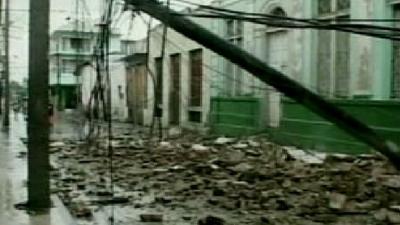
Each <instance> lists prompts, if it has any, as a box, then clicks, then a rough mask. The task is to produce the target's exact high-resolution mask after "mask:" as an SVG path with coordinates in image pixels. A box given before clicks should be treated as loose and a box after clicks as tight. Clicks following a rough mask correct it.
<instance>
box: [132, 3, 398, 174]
mask: <svg viewBox="0 0 400 225" xmlns="http://www.w3.org/2000/svg"><path fill="white" fill-rule="evenodd" d="M126 2H127V3H128V4H131V5H133V6H134V7H135V8H136V9H137V10H140V11H143V12H145V13H147V14H149V15H150V16H152V17H154V18H156V19H158V20H160V21H161V22H163V23H166V22H168V25H169V26H170V27H171V28H172V29H174V30H176V31H177V32H179V33H181V34H182V35H184V36H186V37H188V38H189V39H192V40H194V41H196V42H198V43H199V44H201V45H203V46H204V47H206V48H209V49H210V50H212V51H214V52H215V53H217V54H219V55H221V56H223V57H225V58H226V59H228V60H230V61H231V62H232V63H235V64H237V65H239V66H240V67H242V68H243V69H245V70H247V71H248V72H249V73H251V74H253V75H254V76H255V77H257V78H259V79H260V80H262V81H263V82H264V83H266V84H269V85H271V86H273V87H274V88H276V89H277V90H278V91H280V92H282V93H284V94H285V95H286V96H288V97H290V98H292V99H294V100H295V101H297V102H298V103H300V104H302V105H304V106H305V107H307V108H308V109H310V110H311V111H313V112H315V113H316V114H318V115H320V116H322V117H323V118H325V119H327V120H328V121H331V122H332V123H334V124H336V125H337V126H338V127H339V128H341V129H343V130H344V131H346V132H347V133H349V134H350V135H352V136H353V137H355V138H357V139H358V140H360V141H362V142H364V143H366V144H367V145H369V146H371V147H372V148H374V149H375V150H376V151H378V152H380V153H382V154H383V155H385V156H386V157H387V158H388V159H389V160H390V161H392V162H393V164H394V165H395V166H396V167H397V168H398V169H400V151H399V148H398V147H397V146H396V145H395V144H394V143H393V142H390V141H388V140H385V139H384V138H382V137H381V136H379V135H378V134H377V133H376V132H375V131H373V130H372V129H371V128H369V127H368V126H366V125H365V124H364V123H362V122H361V121H359V120H358V119H356V118H354V117H353V116H351V115H350V114H348V113H347V112H345V111H343V110H341V109H340V108H338V107H336V106H335V105H333V104H331V103H329V102H328V101H326V100H324V99H323V98H322V97H320V96H319V95H317V94H315V93H313V92H311V91H310V90H308V89H307V88H305V87H303V86H302V85H301V84H300V83H298V82H297V81H294V80H292V79H290V78H289V77H288V76H285V74H283V73H281V72H279V71H277V70H275V69H273V68H272V67H270V66H268V65H266V64H265V63H264V62H262V61H261V60H260V59H258V58H257V57H255V56H254V55H252V54H250V53H248V52H247V51H245V50H243V49H241V48H239V47H237V46H235V45H233V44H231V43H229V42H227V41H226V40H224V39H223V38H221V37H219V36H217V35H215V34H213V33H212V32H211V31H209V30H207V29H205V28H203V27H202V26H200V25H198V24H197V23H194V22H192V21H191V20H189V19H186V18H184V17H182V16H178V15H177V14H178V13H177V12H176V11H173V10H170V9H168V8H167V7H166V6H163V5H162V4H161V3H159V2H158V1H156V0H126ZM167 20H168V21H167Z"/></svg>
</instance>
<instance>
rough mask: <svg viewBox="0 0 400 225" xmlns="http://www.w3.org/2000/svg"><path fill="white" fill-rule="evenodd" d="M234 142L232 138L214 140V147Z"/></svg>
mask: <svg viewBox="0 0 400 225" xmlns="http://www.w3.org/2000/svg"><path fill="white" fill-rule="evenodd" d="M234 141H235V140H234V139H233V138H226V137H219V138H217V140H215V142H214V144H216V145H226V144H230V143H232V142H234Z"/></svg>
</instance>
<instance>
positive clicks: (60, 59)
mask: <svg viewBox="0 0 400 225" xmlns="http://www.w3.org/2000/svg"><path fill="white" fill-rule="evenodd" d="M95 37H96V32H95V27H94V26H93V25H92V24H89V23H87V22H82V21H70V22H68V23H67V24H65V25H64V26H61V27H60V28H58V29H56V30H55V31H54V32H53V33H52V34H51V37H50V40H51V41H50V76H49V85H50V89H51V96H52V102H53V103H54V104H55V105H56V107H57V108H58V109H59V110H63V109H75V108H76V107H77V105H78V102H79V78H78V76H77V68H78V67H79V66H80V65H82V64H84V63H86V62H87V61H90V60H91V58H92V54H93V46H94V44H95Z"/></svg>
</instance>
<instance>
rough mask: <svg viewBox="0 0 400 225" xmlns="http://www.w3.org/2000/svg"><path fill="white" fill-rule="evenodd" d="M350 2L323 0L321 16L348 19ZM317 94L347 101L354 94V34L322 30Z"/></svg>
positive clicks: (319, 7)
mask: <svg viewBox="0 0 400 225" xmlns="http://www.w3.org/2000/svg"><path fill="white" fill-rule="evenodd" d="M349 9H350V0H319V1H318V17H319V18H323V19H329V20H332V21H334V20H337V19H347V18H350V17H349ZM317 54H318V59H317V60H318V62H317V87H316V91H317V92H318V93H319V94H320V95H323V96H325V97H336V98H347V97H349V94H350V91H349V90H350V34H348V33H344V32H332V31H323V30H322V31H318V46H317Z"/></svg>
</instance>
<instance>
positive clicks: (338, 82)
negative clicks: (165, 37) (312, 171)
mask: <svg viewBox="0 0 400 225" xmlns="http://www.w3.org/2000/svg"><path fill="white" fill-rule="evenodd" d="M212 5H213V6H215V7H220V8H225V9H231V10H237V11H246V12H252V13H261V14H270V15H274V16H278V17H279V16H280V17H286V16H287V17H292V18H318V19H330V20H332V21H333V23H338V22H335V20H336V21H337V20H342V21H343V20H344V21H346V22H351V21H349V19H367V20H368V19H398V18H400V16H399V15H400V13H399V12H400V1H397V0H387V1H370V0H254V1H238V0H216V1H214V2H213V3H212ZM353 22H354V21H353ZM359 23H360V22H359ZM363 24H373V25H380V26H395V27H400V26H399V25H398V22H373V21H371V22H365V21H363ZM206 25H207V24H206ZM209 29H211V30H213V31H214V32H215V33H217V34H218V35H219V36H221V37H223V38H225V39H226V40H229V41H230V42H232V43H234V44H236V45H238V46H240V47H242V48H244V49H245V50H247V51H249V52H251V53H253V54H254V55H256V56H257V57H258V58H260V59H261V60H263V61H265V62H266V63H267V64H269V65H270V66H272V67H273V68H275V69H277V70H279V71H282V72H284V73H285V74H286V75H287V76H289V77H290V78H292V79H294V80H296V81H298V82H300V83H301V84H303V85H304V86H305V87H307V88H309V89H310V90H312V91H314V92H316V93H318V94H320V95H322V96H324V97H325V98H327V99H328V100H330V101H332V102H333V103H335V104H336V105H337V106H339V107H341V108H344V109H345V110H347V111H348V112H350V113H352V114H353V115H354V116H356V117H358V118H359V119H360V120H362V121H364V122H365V123H367V124H369V125H370V126H372V128H374V129H375V130H376V131H377V132H378V133H381V134H383V135H384V136H385V137H389V138H392V139H394V141H396V140H398V138H393V137H396V136H398V135H399V134H400V130H399V128H398V126H397V127H396V126H393V124H399V122H400V121H399V120H398V119H397V117H395V116H394V115H395V114H396V113H398V109H399V100H400V95H399V93H400V85H399V83H400V82H399V81H400V72H399V71H400V70H399V69H398V67H399V63H398V62H399V60H398V58H399V54H398V52H399V49H400V48H399V46H398V44H397V42H392V41H390V40H383V39H377V38H371V37H366V36H361V35H356V34H350V33H345V32H337V31H336V32H335V31H326V30H311V29H285V28H277V27H272V26H265V25H259V24H252V23H246V22H240V21H235V20H213V22H212V23H211V26H210V27H209ZM211 64H212V65H213V67H215V68H217V69H218V70H219V71H223V73H224V74H228V75H231V76H220V75H218V74H217V73H214V74H213V75H212V76H214V77H218V78H219V79H217V83H216V85H215V87H217V88H214V89H213V91H212V93H213V98H212V100H211V101H212V105H217V103H218V104H220V105H221V104H225V105H227V106H228V105H229V106H231V107H230V108H231V109H232V110H231V111H230V112H229V113H230V115H224V114H226V112H223V110H222V111H221V110H219V109H218V108H214V111H212V112H211V114H216V115H219V117H217V118H218V119H214V120H213V123H212V124H213V126H214V127H216V128H217V130H218V129H219V130H222V131H224V132H226V133H229V132H233V131H235V130H236V131H237V132H233V133H240V132H241V131H243V130H245V129H251V130H263V129H266V130H267V131H268V132H271V133H272V134H273V135H275V136H276V137H277V139H279V140H282V141H284V142H286V144H288V143H290V144H301V145H305V146H308V147H310V148H319V149H330V148H339V149H340V150H341V151H346V150H345V149H346V148H348V149H358V150H359V151H360V149H362V148H364V150H365V149H366V147H365V146H364V145H362V144H360V143H359V142H356V141H355V140H354V139H352V138H350V137H349V136H348V135H346V134H344V133H343V132H342V131H340V130H339V129H337V128H336V127H335V126H333V125H332V124H331V123H329V122H327V121H325V120H324V119H323V118H321V117H318V116H316V115H315V114H313V113H312V112H310V111H308V110H307V109H305V108H304V107H302V106H301V105H300V104H297V103H295V102H293V101H290V100H288V99H286V98H285V97H283V96H282V94H280V93H278V92H276V91H274V89H272V88H270V87H268V86H266V85H264V84H262V83H260V82H259V81H258V80H257V79H255V78H253V77H252V76H250V75H249V74H247V73H246V72H245V71H243V70H241V69H239V68H237V66H234V65H232V64H231V63H229V62H227V61H226V60H224V59H223V58H221V57H218V56H215V57H212V61H211ZM265 76H267V74H265ZM249 101H252V104H248V102H249ZM246 104H247V106H249V107H250V106H251V107H250V108H253V109H254V110H252V111H243V110H241V109H243V108H244V106H245V105H246ZM258 109H261V111H258ZM396 110H397V111H396ZM389 115H390V116H389ZM388 116H389V117H388ZM253 117H260V119H256V120H252V119H250V118H253ZM389 118H391V119H389ZM257 121H264V122H263V123H262V124H263V126H261V127H260V126H258V124H259V123H257ZM389 121H391V122H389Z"/></svg>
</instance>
